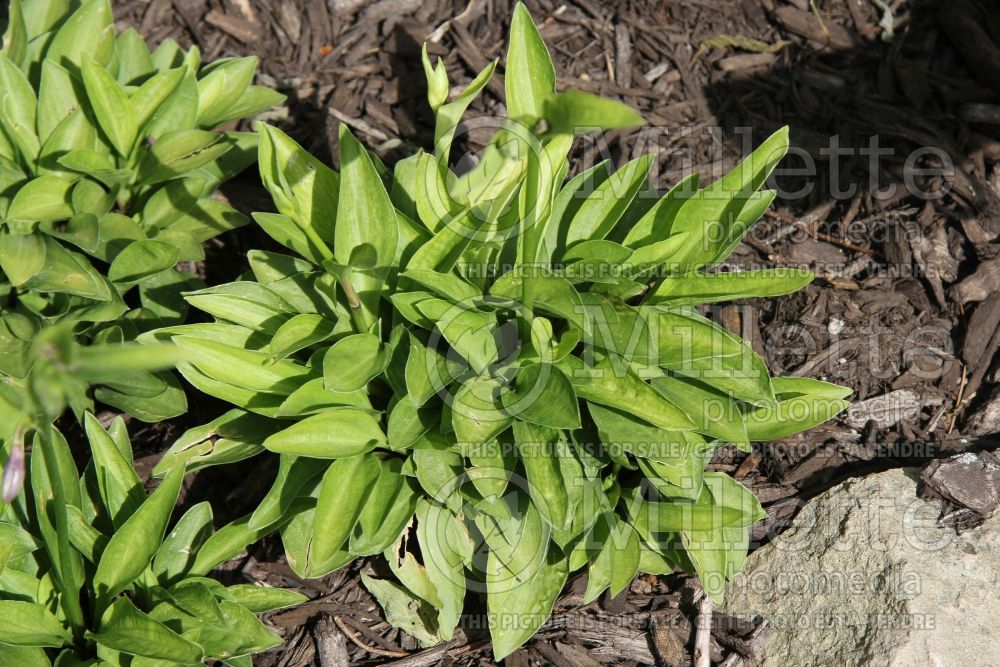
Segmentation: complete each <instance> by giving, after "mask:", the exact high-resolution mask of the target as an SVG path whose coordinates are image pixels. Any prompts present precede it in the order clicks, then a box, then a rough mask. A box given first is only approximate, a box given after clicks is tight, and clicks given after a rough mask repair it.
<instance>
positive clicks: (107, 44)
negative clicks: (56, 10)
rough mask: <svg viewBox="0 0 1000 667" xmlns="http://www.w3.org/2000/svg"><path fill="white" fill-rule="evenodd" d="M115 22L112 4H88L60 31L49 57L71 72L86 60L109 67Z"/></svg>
mask: <svg viewBox="0 0 1000 667" xmlns="http://www.w3.org/2000/svg"><path fill="white" fill-rule="evenodd" d="M113 20H114V18H113V15H112V12H111V3H110V2H108V0H85V2H82V3H80V5H79V8H78V9H77V10H76V11H75V12H73V14H71V15H70V17H69V18H68V19H66V21H65V22H64V23H63V24H62V25H61V26H60V27H59V29H58V30H57V31H56V34H55V37H53V38H52V41H51V42H50V43H49V47H48V50H47V51H46V52H45V56H46V57H47V58H51V59H52V60H54V61H55V62H57V63H59V64H60V65H62V66H63V67H66V68H67V69H70V70H74V69H76V68H77V67H79V66H80V63H81V62H82V61H83V59H84V57H86V56H89V57H90V58H92V59H93V60H94V61H95V62H96V63H97V64H98V65H99V66H101V67H103V66H105V65H107V64H108V62H109V61H110V60H111V54H112V52H113V51H114V47H115V26H114V23H113Z"/></svg>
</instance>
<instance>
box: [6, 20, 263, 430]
mask: <svg viewBox="0 0 1000 667" xmlns="http://www.w3.org/2000/svg"><path fill="white" fill-rule="evenodd" d="M255 69H256V59H254V58H239V59H227V60H220V61H218V62H215V63H211V64H209V65H205V66H202V64H201V59H200V55H199V53H198V50H197V49H192V50H191V51H188V52H186V53H185V52H184V51H182V50H181V49H180V48H179V47H178V46H177V44H176V43H174V42H173V41H169V40H168V41H166V42H164V43H163V44H161V45H160V46H159V47H158V48H157V49H156V50H154V51H152V52H150V50H149V49H148V48H147V46H146V44H145V42H144V41H143V40H142V38H141V37H140V36H139V35H138V33H136V32H135V31H134V30H131V29H130V30H126V31H124V32H122V33H120V34H119V33H116V31H115V28H114V24H113V19H112V12H111V6H110V4H109V2H108V0H84V1H83V2H80V3H69V2H65V1H61V0H31V1H30V2H29V1H27V0H25V1H23V2H22V0H11V2H10V5H9V9H8V23H7V27H6V32H5V33H4V36H3V49H2V51H0V306H2V313H0V349H2V354H0V380H2V381H3V383H5V384H11V383H13V384H19V383H20V384H23V383H24V382H25V381H26V380H25V378H26V376H27V374H28V373H30V371H31V369H32V368H33V366H34V362H35V358H34V357H33V356H32V354H31V348H32V341H33V339H34V338H35V337H36V336H37V332H38V331H39V330H41V329H43V328H46V327H48V326H51V325H55V324H58V323H60V322H69V323H70V324H69V325H68V326H69V327H72V328H73V329H74V333H75V335H76V337H77V340H78V341H80V342H83V343H85V344H89V343H93V344H99V345H100V344H110V343H118V342H122V341H127V340H131V339H133V338H134V337H135V336H136V335H137V334H138V333H139V332H142V331H146V330H149V329H152V328H155V327H158V326H164V325H170V324H178V323H180V322H182V321H183V320H184V317H185V314H186V312H187V305H186V304H185V302H184V300H183V299H182V298H181V296H180V295H181V292H183V291H184V290H190V289H196V288H197V287H198V286H200V285H201V283H200V281H199V280H198V279H197V278H196V277H195V276H194V275H193V274H192V273H190V272H189V271H185V270H178V268H177V265H178V263H179V262H190V261H193V260H199V259H203V258H204V254H203V250H202V243H203V242H204V241H206V240H208V239H211V238H213V237H215V236H217V235H218V234H220V233H222V232H224V231H226V230H229V229H232V228H234V227H236V226H239V225H242V224H244V223H245V222H246V220H245V218H244V217H243V216H242V215H240V214H239V213H237V212H236V211H235V210H234V209H233V208H232V207H231V206H229V205H228V204H225V203H223V202H222V201H219V200H218V199H215V198H213V197H212V194H213V193H214V192H215V190H216V188H217V187H218V186H219V184H220V183H221V182H223V181H224V180H226V179H228V178H230V177H231V176H233V175H234V174H236V173H238V172H239V171H241V170H243V169H244V168H246V167H247V166H248V165H250V164H252V163H253V160H254V158H255V153H256V136H255V135H253V134H250V133H244V132H221V131H215V129H214V128H216V127H218V126H220V125H223V124H226V123H228V122H229V121H233V120H237V119H240V118H245V117H248V116H252V115H254V114H256V113H258V112H260V111H262V110H264V109H267V108H269V107H271V106H273V105H274V104H276V103H278V102H280V101H281V99H282V96H281V95H279V94H277V93H275V92H273V91H270V90H267V89H265V88H260V87H257V86H253V85H251V81H252V79H253V76H254V72H255ZM64 370H68V369H66V368H64ZM81 380H82V378H81ZM79 384H81V383H73V382H71V383H68V384H66V385H64V386H63V387H62V389H63V390H64V391H65V392H67V393H73V394H74V395H73V396H70V397H69V403H70V404H71V405H72V406H73V407H74V408H75V409H76V412H77V415H78V416H79V415H80V414H82V410H83V409H86V408H87V407H89V406H90V405H91V402H92V398H93V397H92V396H91V394H90V393H88V392H87V391H86V390H85V389H84V390H82V393H81V392H80V391H78V389H79V387H78V386H77V385H79ZM82 384H83V385H84V387H86V383H85V382H83V383H82ZM94 395H95V397H96V398H97V399H98V400H99V401H101V402H103V403H106V404H108V405H112V406H114V407H116V408H119V409H121V410H124V411H126V412H129V413H130V414H132V415H134V416H135V417H137V418H140V419H144V420H147V421H154V420H156V419H162V418H165V417H169V416H174V415H177V414H180V413H182V412H183V411H184V410H185V409H186V404H185V401H184V394H183V391H182V390H181V389H180V386H179V384H178V382H177V381H176V380H175V379H174V378H173V377H172V376H170V375H168V374H166V373H156V374H154V373H150V372H133V373H125V374H121V375H119V376H117V377H114V376H111V375H110V374H109V377H106V378H105V381H104V382H102V383H101V384H100V386H98V387H97V388H96V390H95V391H94ZM5 398H6V397H5ZM13 404H14V405H13V408H12V409H13V412H14V413H15V420H16V421H20V420H21V419H22V417H24V416H25V415H27V416H28V418H29V419H34V417H35V416H36V415H37V413H32V412H31V407H30V406H28V405H26V404H25V403H24V402H23V401H20V400H14V401H13ZM6 417H7V414H6V413H5V412H3V411H2V410H0V422H2V423H0V430H2V431H4V432H8V431H11V430H12V429H13V428H14V427H15V426H16V424H15V423H12V422H10V421H9V420H8V421H6V422H3V420H5V419H6Z"/></svg>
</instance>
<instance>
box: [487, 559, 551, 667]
mask: <svg viewBox="0 0 1000 667" xmlns="http://www.w3.org/2000/svg"><path fill="white" fill-rule="evenodd" d="M493 557H494V556H493V552H490V559H491V560H492V559H493ZM490 569H492V568H490ZM568 572H569V567H568V561H567V559H565V558H556V557H554V556H553V557H551V558H548V559H546V561H545V562H544V563H543V564H542V566H541V567H540V568H539V569H538V572H537V573H536V574H535V576H534V577H533V578H532V579H531V580H529V581H525V582H516V581H515V582H510V581H503V580H502V579H500V580H499V581H501V582H502V583H498V580H497V579H493V580H491V579H490V578H487V581H486V587H487V596H486V604H487V609H488V618H489V623H490V635H491V636H492V638H493V657H494V659H496V660H502V659H503V658H505V657H507V656H508V655H510V654H511V653H513V652H514V651H515V650H516V649H517V648H518V647H520V646H521V645H522V644H524V643H525V642H526V641H528V640H529V639H530V638H531V637H532V635H534V634H535V632H536V631H537V630H538V628H540V627H541V626H542V625H543V624H544V623H545V621H547V620H548V618H549V615H550V614H551V613H552V606H553V605H554V604H555V601H556V598H557V597H558V596H559V593H561V592H562V588H563V586H564V585H565V584H566V577H567V576H568Z"/></svg>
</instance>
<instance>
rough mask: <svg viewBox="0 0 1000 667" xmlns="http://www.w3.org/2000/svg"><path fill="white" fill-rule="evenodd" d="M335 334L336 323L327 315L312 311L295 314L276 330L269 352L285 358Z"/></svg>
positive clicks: (276, 357) (276, 356)
mask: <svg viewBox="0 0 1000 667" xmlns="http://www.w3.org/2000/svg"><path fill="white" fill-rule="evenodd" d="M333 334H334V324H333V323H332V322H330V320H328V319H326V318H325V317H321V316H320V315H314V314H311V313H303V314H300V315H295V316H294V317H292V318H291V319H290V320H288V321H286V322H285V323H284V324H282V325H281V326H280V327H279V328H278V330H277V331H276V332H274V338H272V339H271V343H270V345H268V352H270V354H271V356H272V357H274V358H275V359H283V358H285V357H288V356H290V355H292V354H294V353H296V352H298V351H299V350H304V349H305V348H307V347H311V346H312V345H315V344H316V343H319V342H322V341H324V340H326V339H328V338H330V337H331V336H332V335H333Z"/></svg>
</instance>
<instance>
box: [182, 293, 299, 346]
mask: <svg viewBox="0 0 1000 667" xmlns="http://www.w3.org/2000/svg"><path fill="white" fill-rule="evenodd" d="M184 299H185V300H186V301H187V302H188V303H190V304H191V305H192V306H194V307H196V308H199V309H201V310H204V311H205V312H206V313H208V314H210V315H213V316H215V317H217V318H218V319H220V320H227V321H229V322H233V323H234V324H241V325H243V326H245V327H250V328H252V329H258V330H261V331H266V332H268V333H272V334H273V333H276V332H277V331H278V328H279V327H280V326H281V325H282V324H284V323H285V322H287V321H288V320H289V319H291V317H292V315H293V314H294V313H295V308H293V307H292V305H291V304H289V303H288V302H287V301H285V300H284V299H282V298H281V296H280V295H278V294H277V293H275V291H274V290H273V289H271V288H270V287H264V286H263V285H261V284H259V283H255V282H250V281H239V282H235V283H228V284H225V285H218V286H216V287H209V288H208V289H203V290H198V291H197V292H191V293H189V294H186V295H185V296H184Z"/></svg>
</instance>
